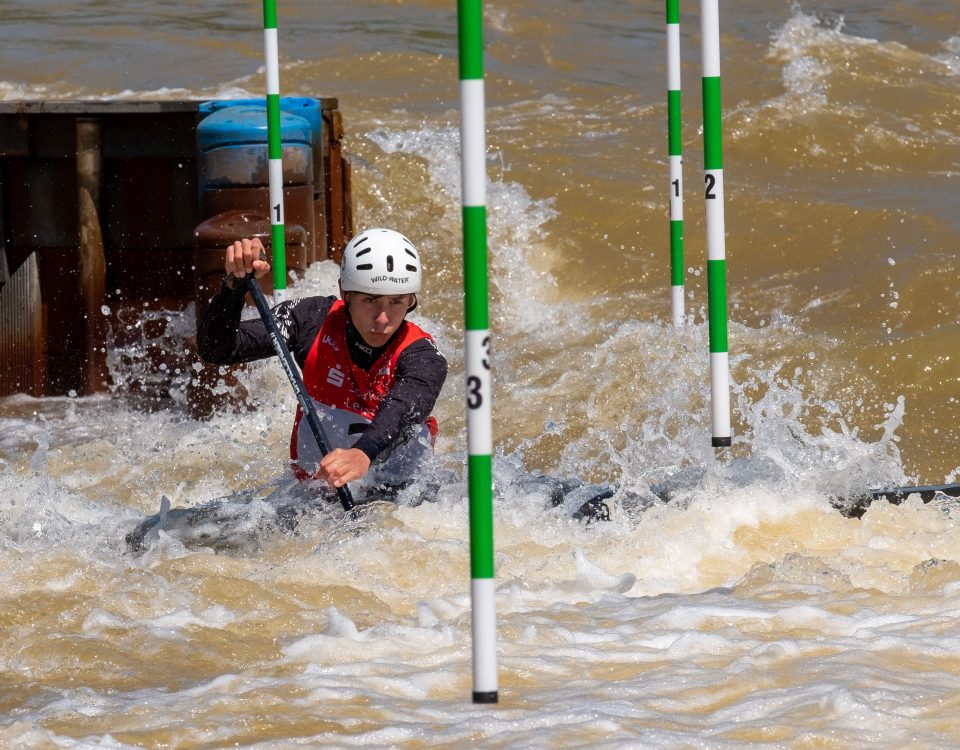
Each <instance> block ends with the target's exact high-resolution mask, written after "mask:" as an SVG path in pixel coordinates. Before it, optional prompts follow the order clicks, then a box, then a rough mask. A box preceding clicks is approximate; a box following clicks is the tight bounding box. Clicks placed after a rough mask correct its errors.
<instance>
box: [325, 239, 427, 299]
mask: <svg viewBox="0 0 960 750" xmlns="http://www.w3.org/2000/svg"><path fill="white" fill-rule="evenodd" d="M420 275H421V274H420V256H419V254H418V253H417V249H416V248H415V247H414V246H413V243H411V242H410V240H408V239H407V238H406V237H404V236H403V235H402V234H400V233H399V232H394V231H393V230H392V229H367V230H365V231H363V232H360V234H358V235H357V236H356V237H354V238H353V239H352V240H350V242H349V243H347V246H346V247H345V248H344V249H343V257H342V258H341V259H340V285H341V286H342V287H343V291H345V292H363V293H365V294H416V293H417V292H419V291H420Z"/></svg>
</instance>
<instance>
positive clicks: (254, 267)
mask: <svg viewBox="0 0 960 750" xmlns="http://www.w3.org/2000/svg"><path fill="white" fill-rule="evenodd" d="M223 268H224V270H225V271H226V272H227V274H228V275H232V276H234V277H236V278H238V279H242V278H244V277H246V276H247V274H250V273H252V274H253V275H254V277H255V278H258V279H261V278H263V277H264V276H266V275H267V274H268V273H269V272H270V264H269V263H267V251H266V249H265V248H264V247H263V243H262V242H260V240H259V238H257V237H254V238H253V239H252V240H251V239H247V238H244V239H242V240H237V241H236V242H234V243H233V244H231V245H228V246H227V251H226V254H225V256H224V262H223Z"/></svg>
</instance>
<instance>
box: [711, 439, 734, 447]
mask: <svg viewBox="0 0 960 750" xmlns="http://www.w3.org/2000/svg"><path fill="white" fill-rule="evenodd" d="M732 444H733V438H732V437H715V438H710V445H711V446H712V447H713V448H729V447H730V446H731V445H732Z"/></svg>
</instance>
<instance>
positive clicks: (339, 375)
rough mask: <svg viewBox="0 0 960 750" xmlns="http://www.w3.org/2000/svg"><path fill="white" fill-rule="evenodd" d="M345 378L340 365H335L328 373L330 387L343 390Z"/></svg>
mask: <svg viewBox="0 0 960 750" xmlns="http://www.w3.org/2000/svg"><path fill="white" fill-rule="evenodd" d="M344 379H345V376H344V374H343V370H341V369H340V365H335V366H333V367H331V368H330V371H329V372H328V373H327V382H328V383H329V384H330V385H333V386H336V387H337V388H343V381H344Z"/></svg>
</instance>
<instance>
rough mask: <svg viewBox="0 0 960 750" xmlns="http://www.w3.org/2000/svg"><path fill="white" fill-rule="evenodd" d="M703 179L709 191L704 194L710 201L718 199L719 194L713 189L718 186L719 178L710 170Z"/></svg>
mask: <svg viewBox="0 0 960 750" xmlns="http://www.w3.org/2000/svg"><path fill="white" fill-rule="evenodd" d="M703 179H704V181H705V182H706V183H707V192H706V193H705V194H704V197H705V198H706V199H707V200H708V201H712V200H716V198H717V194H716V193H715V192H713V189H714V188H715V187H716V186H717V178H716V177H714V176H713V175H712V174H710V173H709V172H708V173H707V174H705V175H704V177H703Z"/></svg>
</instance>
